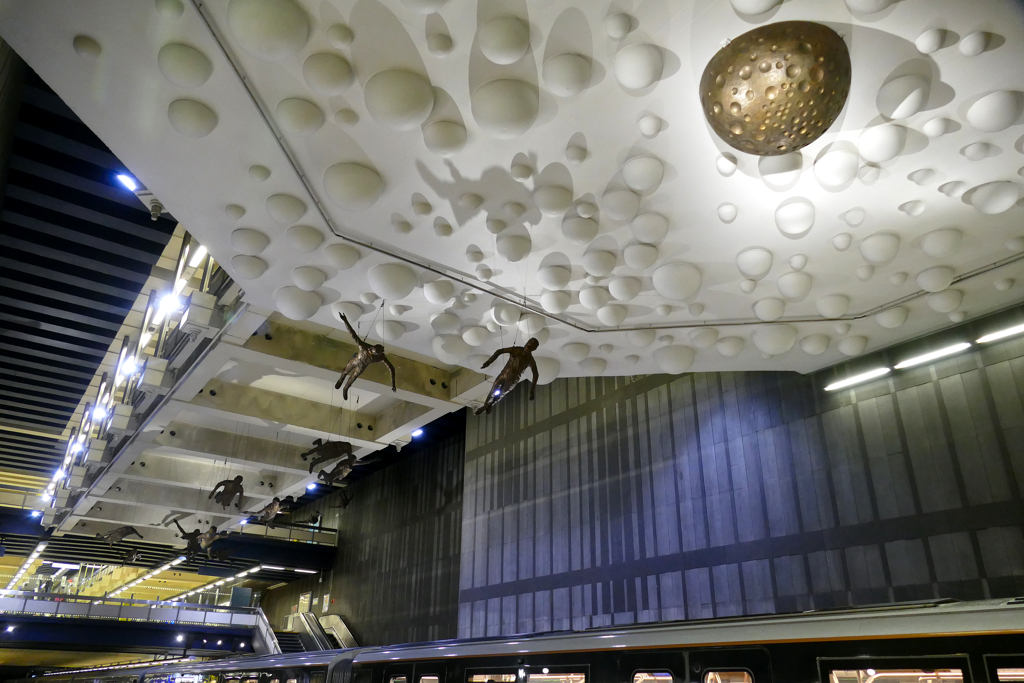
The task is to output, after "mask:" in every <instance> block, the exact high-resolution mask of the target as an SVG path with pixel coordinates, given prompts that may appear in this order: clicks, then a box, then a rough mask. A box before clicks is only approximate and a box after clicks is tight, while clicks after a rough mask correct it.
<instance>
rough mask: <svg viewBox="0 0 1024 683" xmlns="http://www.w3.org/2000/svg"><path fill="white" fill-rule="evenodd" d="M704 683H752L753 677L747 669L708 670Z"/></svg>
mask: <svg viewBox="0 0 1024 683" xmlns="http://www.w3.org/2000/svg"><path fill="white" fill-rule="evenodd" d="M704 683H754V677H753V676H751V675H750V672H749V671H708V672H705V674H704ZM832 683H836V682H835V681H833V682H832Z"/></svg>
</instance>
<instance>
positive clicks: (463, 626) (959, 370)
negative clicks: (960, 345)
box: [458, 329, 1024, 637]
mask: <svg viewBox="0 0 1024 683" xmlns="http://www.w3.org/2000/svg"><path fill="white" fill-rule="evenodd" d="M975 332H976V330H972V329H967V330H966V331H965V332H964V334H967V335H970V334H974V333H975ZM968 338H972V337H968ZM936 343H941V340H938V342H936ZM904 357H906V356H904ZM882 360H886V359H885V358H882ZM888 360H889V361H890V362H894V361H893V360H892V359H888ZM871 362H872V361H871V359H867V360H866V361H864V362H863V363H861V366H862V367H863V366H864V365H865V364H868V365H870V364H871ZM832 377H834V373H831V372H829V373H820V374H819V375H818V376H808V377H804V376H799V375H796V374H789V373H785V374H783V373H764V372H738V373H723V374H697V375H684V376H680V377H669V376H645V377H638V378H636V379H635V380H631V379H629V378H605V379H564V380H557V381H556V382H554V383H553V384H551V385H549V386H546V387H540V388H538V391H537V398H536V401H534V402H532V403H531V402H529V401H527V393H528V392H527V391H526V390H525V389H524V388H520V389H519V390H517V391H516V392H514V393H513V394H512V395H510V396H509V397H508V398H507V399H505V401H504V402H503V403H501V404H499V406H498V407H497V408H496V409H495V411H494V412H493V413H492V414H491V415H489V416H481V417H480V418H475V417H472V416H471V417H470V418H469V421H468V424H467V442H466V448H467V452H466V476H465V493H464V495H465V503H464V510H463V519H462V524H463V530H462V568H461V581H460V597H459V617H458V622H459V636H460V637H470V636H483V635H494V634H509V633H516V632H527V631H545V630H551V629H567V628H582V627H589V626H598V625H610V624H627V623H633V622H642V621H655V620H669V619H684V618H685V619H695V618H706V617H722V616H729V615H741V614H758V613H770V612H789V611H796V610H805V609H811V608H823V607H833V606H841V605H855V604H869V603H880V602H881V603H885V602H894V601H903V600H920V599H929V598H938V597H954V598H962V599H980V598H987V597H990V596H991V597H998V596H1014V595H1021V594H1022V593H1024V538H1022V531H1021V530H1022V526H1021V525H1022V522H1024V508H1022V505H1021V493H1020V492H1021V488H1022V487H1024V408H1022V403H1024V341H1021V340H1011V341H1005V342H1001V343H999V344H997V345H994V346H993V347H991V348H986V349H985V350H984V351H983V352H978V351H975V352H972V353H968V354H965V355H962V356H958V357H956V358H955V359H949V360H945V361H940V362H938V363H935V364H933V365H926V366H923V367H921V368H919V369H914V370H909V371H903V372H899V373H897V374H895V375H893V376H892V377H890V378H888V379H882V380H877V381H874V382H872V383H869V384H867V385H864V386H863V387H860V388H857V389H856V390H846V391H843V392H838V393H834V394H833V393H825V392H823V391H822V390H821V389H822V387H823V386H824V384H825V383H826V382H827V381H831V378H832Z"/></svg>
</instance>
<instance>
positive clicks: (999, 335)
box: [978, 325, 1024, 344]
mask: <svg viewBox="0 0 1024 683" xmlns="http://www.w3.org/2000/svg"><path fill="white" fill-rule="evenodd" d="M1022 332H1024V325H1014V326H1013V327H1008V328H1006V329H1005V330H999V331H998V332H993V333H992V334H986V335H985V336H984V337H980V338H979V339H978V343H979V344H987V343H989V342H994V341H998V340H1000V339H1005V338H1006V337H1012V336H1013V335H1015V334H1021V333H1022Z"/></svg>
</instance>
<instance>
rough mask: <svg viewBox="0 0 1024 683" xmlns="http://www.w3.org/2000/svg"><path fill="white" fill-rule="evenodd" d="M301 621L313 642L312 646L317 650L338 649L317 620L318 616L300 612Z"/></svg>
mask: <svg viewBox="0 0 1024 683" xmlns="http://www.w3.org/2000/svg"><path fill="white" fill-rule="evenodd" d="M299 620H300V621H302V627H303V628H304V629H305V631H306V633H307V634H308V635H309V637H310V639H311V640H312V645H313V646H314V648H315V649H317V650H334V649H336V648H335V646H334V643H332V642H331V639H330V638H328V637H327V631H325V630H324V627H323V626H321V625H320V620H319V619H317V618H316V615H315V614H313V613H312V612H299Z"/></svg>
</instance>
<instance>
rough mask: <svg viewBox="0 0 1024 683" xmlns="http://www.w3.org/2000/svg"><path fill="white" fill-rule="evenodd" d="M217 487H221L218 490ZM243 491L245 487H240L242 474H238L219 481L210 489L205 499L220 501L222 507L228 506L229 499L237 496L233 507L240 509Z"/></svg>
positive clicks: (229, 503)
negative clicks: (232, 477)
mask: <svg viewBox="0 0 1024 683" xmlns="http://www.w3.org/2000/svg"><path fill="white" fill-rule="evenodd" d="M218 489H223V490H222V491H218ZM244 493H245V489H243V488H242V475H240V474H239V475H238V476H237V477H235V478H234V479H225V480H224V481H222V482H219V483H218V484H217V485H216V486H214V487H213V490H212V491H210V495H209V496H207V499H210V498H213V502H215V503H220V504H221V506H222V507H228V506H230V505H231V501H232V500H234V499H235V496H238V502H237V503H236V504H235V507H237V508H239V509H241V507H242V495H243V494H244Z"/></svg>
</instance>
